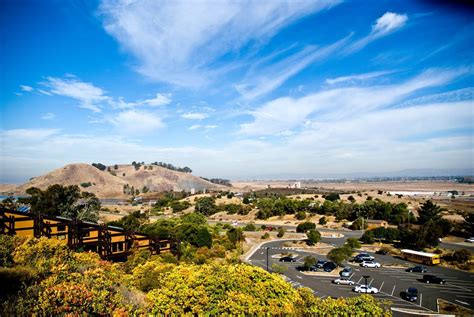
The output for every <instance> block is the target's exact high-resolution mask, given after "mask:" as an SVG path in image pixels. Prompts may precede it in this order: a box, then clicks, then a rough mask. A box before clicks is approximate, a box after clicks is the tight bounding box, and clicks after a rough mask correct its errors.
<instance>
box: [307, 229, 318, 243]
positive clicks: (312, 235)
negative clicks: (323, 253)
mask: <svg viewBox="0 0 474 317" xmlns="http://www.w3.org/2000/svg"><path fill="white" fill-rule="evenodd" d="M306 236H307V237H308V240H307V241H306V243H307V244H308V245H315V244H316V243H318V242H319V241H320V240H321V233H319V231H316V230H310V231H309V232H308V233H307V234H306Z"/></svg>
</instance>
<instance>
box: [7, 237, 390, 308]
mask: <svg viewBox="0 0 474 317" xmlns="http://www.w3.org/2000/svg"><path fill="white" fill-rule="evenodd" d="M0 240H1V241H0V245H1V246H2V248H0V261H1V262H0V266H1V268H0V281H1V283H0V294H1V298H0V300H1V307H0V309H1V315H31V314H36V315H84V314H94V315H117V316H118V315H120V316H128V315H138V316H145V315H149V314H165V315H188V316H191V315H196V314H198V315H207V314H211V315H221V314H233V315H243V314H245V315H248V314H256V315H264V314H265V315H286V314H290V315H305V314H316V315H319V316H336V315H337V316H340V315H372V316H389V315H390V312H389V311H388V310H387V307H386V306H385V305H382V304H381V303H380V302H377V301H376V300H375V299H374V298H373V297H371V296H367V295H365V296H360V297H353V298H346V299H344V298H340V299H337V300H336V299H324V300H322V299H319V298H316V297H315V296H314V295H313V294H312V292H311V291H310V290H309V289H306V288H300V289H293V288H292V287H291V285H290V284H288V283H287V282H285V281H284V280H283V279H282V278H281V277H280V276H278V275H276V274H270V273H267V272H266V271H264V270H263V269H260V268H256V267H253V266H250V265H246V264H240V263H228V262H227V263H220V264H216V263H210V264H204V265H196V264H191V263H186V262H180V263H170V262H175V260H173V258H172V257H170V256H169V255H163V256H151V255H149V254H147V252H146V251H145V252H144V251H140V252H137V253H135V254H134V255H133V256H131V257H129V260H128V261H127V262H125V263H111V262H107V261H102V260H100V259H99V257H98V256H97V255H96V254H93V253H76V252H73V251H71V250H69V249H68V247H67V246H66V244H65V243H63V242H61V241H58V240H54V239H46V238H41V239H27V240H21V239H19V238H12V237H9V236H4V235H2V236H0Z"/></svg>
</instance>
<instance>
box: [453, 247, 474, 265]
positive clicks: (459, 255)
mask: <svg viewBox="0 0 474 317" xmlns="http://www.w3.org/2000/svg"><path fill="white" fill-rule="evenodd" d="M452 258H453V261H456V262H458V263H467V262H469V261H470V260H471V252H469V251H468V250H466V249H461V250H457V251H454V253H453V255H452Z"/></svg>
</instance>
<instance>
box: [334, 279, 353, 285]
mask: <svg viewBox="0 0 474 317" xmlns="http://www.w3.org/2000/svg"><path fill="white" fill-rule="evenodd" d="M332 282H333V283H334V284H338V285H339V284H341V285H354V284H355V283H354V281H351V280H347V279H345V278H337V279H335V280H333V281H332Z"/></svg>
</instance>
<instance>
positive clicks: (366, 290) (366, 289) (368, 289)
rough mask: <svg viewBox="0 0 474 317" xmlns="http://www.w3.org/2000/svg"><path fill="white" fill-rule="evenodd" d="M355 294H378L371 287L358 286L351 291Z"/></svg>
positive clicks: (376, 290)
mask: <svg viewBox="0 0 474 317" xmlns="http://www.w3.org/2000/svg"><path fill="white" fill-rule="evenodd" d="M352 290H353V291H354V292H356V293H367V294H377V293H378V292H379V290H378V289H376V288H375V287H372V286H367V285H358V286H356V287H354V288H353V289H352Z"/></svg>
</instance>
